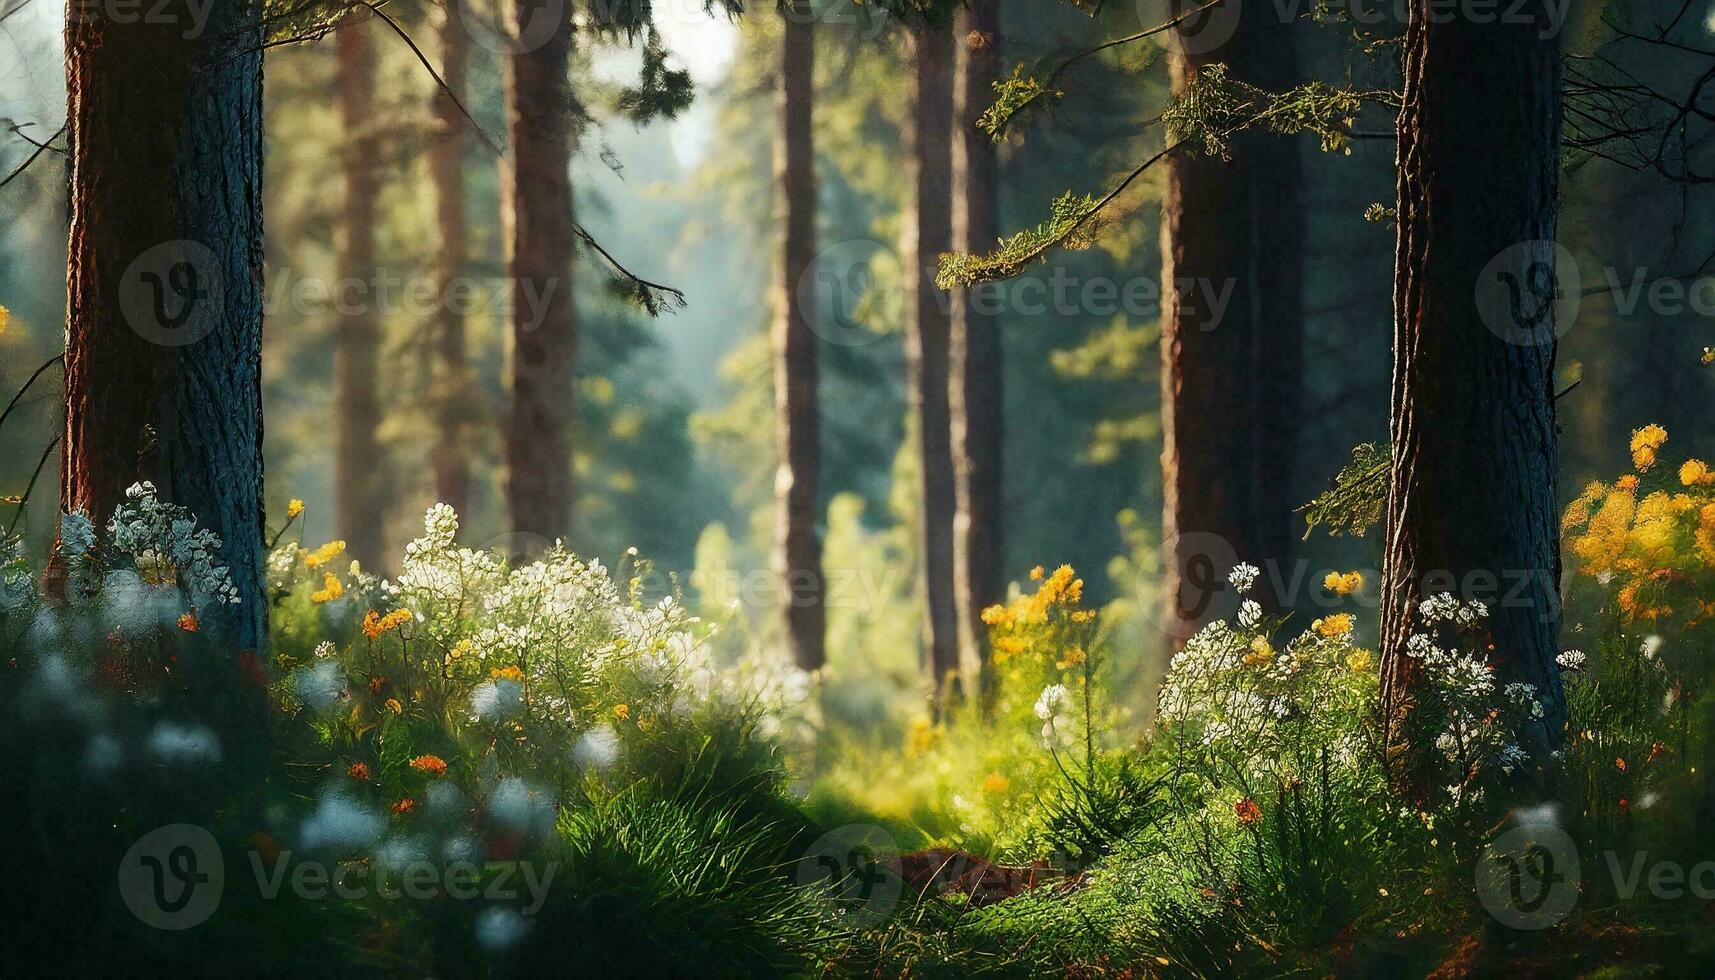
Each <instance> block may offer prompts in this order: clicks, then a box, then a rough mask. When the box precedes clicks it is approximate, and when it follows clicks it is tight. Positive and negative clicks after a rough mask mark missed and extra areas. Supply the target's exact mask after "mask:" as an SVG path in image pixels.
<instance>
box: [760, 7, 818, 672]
mask: <svg viewBox="0 0 1715 980" xmlns="http://www.w3.org/2000/svg"><path fill="white" fill-rule="evenodd" d="M783 14H784V19H785V33H784V35H783V37H782V40H781V45H780V104H779V122H778V128H777V132H776V137H775V139H776V141H775V147H774V181H775V201H776V206H777V207H778V208H779V209H780V210H779V213H778V218H777V223H778V225H779V226H780V253H779V262H780V265H779V267H778V275H779V277H780V278H779V281H778V282H777V283H776V284H775V288H776V289H777V293H776V295H775V304H774V305H775V310H774V330H773V340H774V408H775V437H776V438H775V441H776V444H777V446H778V449H779V453H780V468H779V470H778V471H777V472H776V473H775V477H774V495H775V508H776V518H775V548H774V572H775V574H776V575H777V576H778V577H779V582H780V587H781V593H780V594H781V603H782V606H783V612H784V615H785V621H786V642H787V645H788V646H789V647H790V648H791V650H792V659H793V661H794V662H796V663H797V664H798V666H799V667H801V668H803V669H804V670H815V669H816V668H818V667H820V666H822V663H823V662H824V660H825V659H826V656H825V653H824V651H823V636H824V633H825V632H826V629H827V610H826V607H825V606H824V604H823V588H822V543H821V538H820V535H819V534H818V533H817V530H816V520H817V514H818V511H819V508H820V497H821V475H820V468H821V456H822V447H821V432H820V429H821V418H820V415H821V410H820V407H819V405H818V400H817V390H816V385H817V374H818V372H817V365H816V337H815V335H814V334H813V333H811V332H810V322H809V319H808V317H809V316H810V315H811V313H812V311H810V310H807V309H805V308H804V306H803V304H802V303H800V302H799V301H798V298H797V296H798V285H799V283H800V282H801V281H802V280H803V278H804V276H805V275H807V274H808V273H809V269H810V265H811V263H813V262H814V261H815V257H816V148H815V137H814V132H813V130H812V129H811V106H812V105H813V98H814V87H813V80H814V76H815V51H816V48H815V32H814V30H813V29H812V25H813V24H814V23H815V15H814V13H813V12H812V11H811V10H810V7H809V4H808V3H807V2H804V0H796V2H794V3H793V4H792V5H791V6H789V7H786V8H783Z"/></svg>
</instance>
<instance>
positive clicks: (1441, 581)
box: [1381, 0, 1565, 769]
mask: <svg viewBox="0 0 1715 980" xmlns="http://www.w3.org/2000/svg"><path fill="white" fill-rule="evenodd" d="M1429 6H1430V2H1429V0H1414V2H1413V4H1412V9H1411V15H1412V19H1411V25H1410V28H1409V30H1408V33H1407V37H1406V49H1405V50H1406V55H1405V102H1404V105H1403V107H1402V109H1401V111H1400V116H1399V124H1398V151H1397V152H1398V168H1399V177H1398V187H1399V198H1398V201H1399V240H1398V252H1397V256H1396V269H1395V278H1394V389H1393V409H1392V433H1393V467H1392V473H1391V483H1390V487H1389V494H1388V506H1387V525H1386V529H1387V538H1386V542H1385V547H1386V551H1385V554H1384V558H1383V576H1382V578H1383V582H1382V610H1381V612H1382V637H1381V647H1382V651H1381V653H1382V697H1383V704H1384V707H1385V708H1386V709H1387V711H1388V717H1389V720H1390V722H1392V724H1391V725H1390V729H1391V734H1392V735H1393V737H1394V738H1393V744H1392V745H1391V746H1390V747H1391V748H1394V749H1403V750H1405V753H1406V755H1407V757H1408V758H1409V757H1411V756H1412V755H1413V754H1414V752H1413V751H1412V750H1413V748H1414V747H1413V746H1412V745H1411V744H1409V742H1407V741H1406V740H1404V739H1403V738H1402V736H1403V735H1404V734H1405V733H1407V732H1409V731H1410V726H1409V725H1406V724H1403V723H1404V722H1405V721H1406V720H1407V719H1408V716H1409V712H1410V707H1411V703H1412V697H1411V690H1412V684H1413V680H1414V677H1415V672H1414V671H1413V669H1412V664H1413V662H1412V660H1411V659H1410V658H1409V657H1407V656H1406V655H1405V641H1406V638H1407V637H1408V636H1409V635H1410V634H1411V632H1412V627H1413V622H1414V618H1415V616H1416V613H1417V609H1416V606H1417V601H1418V600H1419V598H1420V597H1421V596H1423V595H1425V594H1433V593H1437V592H1442V591H1450V592H1453V593H1455V594H1463V595H1464V596H1465V597H1468V598H1478V599H1482V600H1484V601H1485V602H1487V603H1488V606H1489V609H1490V620H1489V626H1490V630H1491V635H1492V642H1493V644H1494V650H1493V652H1492V653H1491V655H1490V656H1491V661H1492V662H1493V663H1494V664H1495V667H1496V671H1497V674H1498V675H1499V677H1500V679H1502V680H1505V681H1523V682H1527V683H1531V684H1534V685H1536V687H1537V690H1538V692H1539V696H1540V698H1541V701H1542V703H1543V706H1544V708H1545V709H1546V710H1545V717H1544V718H1542V719H1541V720H1540V721H1539V722H1537V723H1534V724H1533V725H1531V726H1530V730H1529V731H1527V732H1525V733H1523V736H1524V738H1525V741H1526V743H1527V744H1526V746H1525V747H1526V748H1527V749H1531V750H1536V751H1541V750H1545V749H1547V748H1548V747H1551V746H1553V745H1555V744H1557V743H1558V741H1559V737H1560V729H1561V727H1562V724H1563V722H1564V719H1565V699H1564V696H1563V695H1562V692H1561V687H1560V678H1559V672H1558V669H1557V667H1556V665H1555V655H1556V653H1557V651H1556V646H1555V644H1556V639H1557V635H1558V633H1559V628H1560V606H1559V601H1558V598H1557V597H1558V589H1559V580H1560V544H1559V542H1560V538H1559V531H1558V529H1559V525H1558V521H1557V519H1556V511H1557V506H1558V504H1557V500H1556V485H1555V461H1556V446H1555V441H1556V437H1555V415H1554V390H1553V371H1554V357H1555V332H1554V319H1553V300H1552V289H1553V286H1552V282H1553V280H1552V277H1553V270H1554V263H1555V248H1554V246H1553V244H1552V243H1553V240H1554V236H1555V230H1556V223H1557V215H1556V196H1557V193H1558V187H1559V173H1558V163H1559V153H1560V146H1559V144H1560V130H1561V109H1560V89H1561V67H1560V52H1559V45H1558V42H1557V40H1556V37H1555V34H1554V32H1553V31H1552V30H1550V29H1549V25H1550V24H1551V23H1552V22H1551V20H1550V19H1549V15H1548V13H1547V11H1546V10H1545V9H1544V4H1543V3H1541V2H1533V3H1530V4H1527V5H1525V6H1524V7H1523V8H1521V10H1522V11H1523V12H1524V13H1526V14H1527V15H1528V17H1527V19H1526V20H1525V21H1524V22H1520V21H1519V20H1518V19H1517V18H1510V17H1503V18H1498V19H1497V20H1496V22H1494V23H1484V24H1477V23H1473V22H1471V21H1469V20H1468V19H1465V18H1458V17H1435V16H1429V14H1430V11H1429ZM1406 768H1408V769H1409V766H1407V767H1406Z"/></svg>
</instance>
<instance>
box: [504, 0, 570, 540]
mask: <svg viewBox="0 0 1715 980" xmlns="http://www.w3.org/2000/svg"><path fill="white" fill-rule="evenodd" d="M539 7H540V4H539V3H536V2H535V0H518V2H517V6H516V13H517V18H518V20H519V21H520V22H529V21H530V18H532V17H533V16H534V17H538V18H539V17H541V16H544V14H543V13H542V12H541V11H540V10H539V9H538V8H539ZM566 11H567V8H561V10H560V13H561V21H560V24H559V26H558V27H557V28H556V29H555V30H554V31H553V32H552V33H551V34H549V35H548V38H547V40H546V41H545V42H543V43H542V44H541V45H540V46H538V47H534V48H531V49H530V50H527V51H521V52H518V53H516V54H514V55H513V56H512V105H511V114H510V118H511V135H512V147H511V149H512V181H511V186H512V197H513V209H512V220H513V246H512V278H513V280H514V282H515V285H516V288H515V290H514V292H515V294H516V295H518V296H519V297H520V298H519V300H518V301H517V302H516V303H515V306H514V311H513V317H512V412H511V418H510V420H509V421H508V423H507V429H506V468H507V484H506V498H507V503H508V505H509V507H510V509H511V512H512V527H513V530H514V531H518V532H522V533H525V534H532V535H538V536H540V537H542V538H546V539H550V540H552V539H556V538H563V537H565V536H566V534H567V532H568V531H569V530H570V526H571V520H572V461H571V438H570V431H569V430H570V427H571V423H572V419H573V418H574V415H573V404H574V402H573V389H572V378H573V373H572V365H573V358H574V357H575V356H576V350H577V318H576V310H575V308H574V306H573V302H572V260H573V253H574V252H575V250H576V246H577V230H576V227H575V225H574V224H573V221H572V179H571V166H572V150H573V145H574V138H575V134H574V130H573V114H574V107H573V102H572V92H571V83H570V80H569V78H568V75H567V72H568V71H569V69H570V60H571V51H572V24H571V20H570V18H569V15H568V14H567V13H566ZM526 294H528V295H533V296H546V300H545V301H544V302H542V303H541V305H540V307H539V308H537V307H533V306H532V305H531V304H530V303H527V302H525V301H524V300H523V299H522V296H524V295H526Z"/></svg>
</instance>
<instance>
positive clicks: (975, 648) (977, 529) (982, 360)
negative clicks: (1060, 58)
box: [948, 0, 1006, 678]
mask: <svg viewBox="0 0 1715 980" xmlns="http://www.w3.org/2000/svg"><path fill="white" fill-rule="evenodd" d="M1000 19H1001V0H976V2H975V3H974V4H973V5H972V6H971V7H969V8H967V9H966V10H965V11H963V12H962V13H960V15H959V19H958V23H957V25H956V26H955V28H954V32H953V34H954V43H955V45H956V46H957V64H956V67H955V72H954V80H953V132H954V136H953V148H952V153H953V179H952V200H953V217H952V220H953V251H955V252H961V253H965V254H973V253H976V252H980V251H982V250H984V249H988V248H992V247H993V246H994V243H995V241H996V240H998V239H999V238H1000V222H999V218H998V215H997V214H996V208H997V207H998V202H997V197H998V188H999V183H998V180H997V174H998V170H999V163H998V160H997V159H996V154H995V144H994V140H993V139H992V138H990V137H989V135H988V134H987V133H985V132H983V131H982V130H981V129H979V128H977V118H978V117H979V116H981V115H982V113H983V110H984V109H985V108H987V107H988V105H989V104H990V103H991V102H993V101H994V83H995V81H996V80H997V79H999V77H1000ZM979 291H980V287H979ZM971 292H972V290H968V289H955V290H953V294H952V306H951V314H952V316H951V320H952V322H951V335H950V340H951V357H950V371H951V373H952V383H951V385H950V387H949V389H948V391H949V397H950V399H951V405H950V407H951V410H952V426H953V464H954V474H955V478H956V480H957V484H958V513H957V514H956V515H955V517H954V520H953V544H954V557H955V565H954V580H955V581H954V584H955V595H956V597H957V606H958V615H959V627H960V631H961V632H960V651H959V659H960V661H961V663H962V666H963V669H964V671H965V673H966V674H967V675H968V676H971V677H972V678H978V677H980V676H981V675H982V674H983V673H984V671H985V670H986V665H987V663H988V642H987V641H988V628H987V627H986V626H984V625H983V621H982V610H983V607H985V606H987V605H990V604H992V603H994V602H996V601H998V600H1000V599H1001V598H1003V593H1004V590H1005V587H1006V586H1005V583H1006V577H1005V571H1006V570H1005V554H1006V552H1005V549H1004V548H1003V546H1002V531H1003V527H1004V525H1003V522H1002V520H1001V507H1002V500H1003V497H1002V486H1001V446H1002V438H1001V433H1002V417H1001V406H1002V404H1003V400H1002V392H1001V339H1000V320H999V318H998V317H996V316H994V315H993V314H992V313H989V312H984V311H985V310H986V309H987V307H986V306H985V305H984V304H983V303H982V302H981V300H980V297H979V298H978V301H977V302H976V303H973V302H972V299H973V297H972V296H971Z"/></svg>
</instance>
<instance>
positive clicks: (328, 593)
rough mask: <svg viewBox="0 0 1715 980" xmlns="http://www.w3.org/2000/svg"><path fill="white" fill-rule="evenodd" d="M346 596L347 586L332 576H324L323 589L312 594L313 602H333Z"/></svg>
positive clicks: (311, 599)
mask: <svg viewBox="0 0 1715 980" xmlns="http://www.w3.org/2000/svg"><path fill="white" fill-rule="evenodd" d="M343 595H345V586H343V585H341V584H339V579H337V578H334V577H333V576H332V575H323V576H322V587H321V588H319V589H317V590H316V591H314V592H311V593H310V601H311V602H332V601H334V600H335V599H338V598H339V597H340V596H343Z"/></svg>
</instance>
